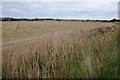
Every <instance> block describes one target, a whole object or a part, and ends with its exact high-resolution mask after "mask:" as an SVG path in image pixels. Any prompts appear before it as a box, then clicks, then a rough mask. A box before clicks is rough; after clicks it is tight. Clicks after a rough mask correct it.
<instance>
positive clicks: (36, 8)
mask: <svg viewBox="0 0 120 80" xmlns="http://www.w3.org/2000/svg"><path fill="white" fill-rule="evenodd" d="M118 1H119V0H100V1H99V0H84V1H83V0H79V1H78V0H75V1H74V2H71V1H69V2H68V0H64V1H63V0H61V1H59V2H57V1H54V0H44V1H43V2H42V1H41V2H4V3H2V17H25V18H35V17H39V18H67V19H69V18H70V19H113V18H117V17H118Z"/></svg>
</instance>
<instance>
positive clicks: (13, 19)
mask: <svg viewBox="0 0 120 80" xmlns="http://www.w3.org/2000/svg"><path fill="white" fill-rule="evenodd" d="M0 21H82V22H120V19H112V20H89V19H87V20H78V19H53V18H33V19H29V18H10V17H4V18H0Z"/></svg>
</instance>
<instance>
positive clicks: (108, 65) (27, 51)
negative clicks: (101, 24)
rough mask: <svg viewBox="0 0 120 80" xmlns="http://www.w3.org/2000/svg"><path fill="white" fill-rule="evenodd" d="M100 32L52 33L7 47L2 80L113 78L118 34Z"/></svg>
mask: <svg viewBox="0 0 120 80" xmlns="http://www.w3.org/2000/svg"><path fill="white" fill-rule="evenodd" d="M100 29H101V30H100ZM103 29H104V28H103ZM103 29H102V28H97V29H94V30H92V32H91V31H90V34H89V32H86V33H85V32H81V31H73V32H66V33H58V34H56V33H55V34H54V33H53V34H50V35H48V36H47V37H43V38H41V39H39V40H38V39H37V40H34V41H31V42H29V41H28V42H27V41H26V42H23V43H19V44H13V45H12V46H6V47H4V48H3V64H2V66H3V69H2V70H3V71H2V72H3V73H2V77H3V78H116V77H117V70H118V35H117V34H118V30H116V28H115V27H113V28H111V29H107V28H106V29H105V30H103ZM102 30H103V31H102ZM106 30H107V31H106Z"/></svg>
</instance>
